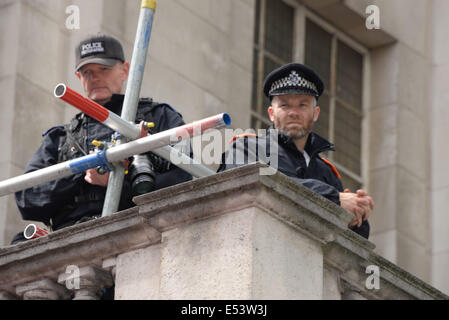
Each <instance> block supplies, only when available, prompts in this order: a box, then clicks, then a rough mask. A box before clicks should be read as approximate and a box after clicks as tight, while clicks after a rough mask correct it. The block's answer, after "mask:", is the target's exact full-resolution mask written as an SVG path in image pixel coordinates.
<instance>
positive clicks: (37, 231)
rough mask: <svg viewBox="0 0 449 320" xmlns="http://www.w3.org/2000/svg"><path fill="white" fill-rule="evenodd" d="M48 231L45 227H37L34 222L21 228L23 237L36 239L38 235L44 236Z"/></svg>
mask: <svg viewBox="0 0 449 320" xmlns="http://www.w3.org/2000/svg"><path fill="white" fill-rule="evenodd" d="M48 234H49V232H48V231H47V230H45V229H42V228H39V227H38V226H36V225H35V224H33V223H31V224H29V225H27V226H26V227H25V230H23V236H24V237H25V239H28V240H29V239H36V238H39V237H45V236H46V235H48Z"/></svg>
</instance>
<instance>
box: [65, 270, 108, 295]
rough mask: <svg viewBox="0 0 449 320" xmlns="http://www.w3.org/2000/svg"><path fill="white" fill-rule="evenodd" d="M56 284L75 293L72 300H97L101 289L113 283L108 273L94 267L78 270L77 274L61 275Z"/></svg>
mask: <svg viewBox="0 0 449 320" xmlns="http://www.w3.org/2000/svg"><path fill="white" fill-rule="evenodd" d="M58 282H59V283H60V284H65V285H66V286H67V287H68V289H69V290H72V291H73V292H74V293H75V295H74V297H73V300H99V299H100V297H101V293H102V290H103V288H104V287H109V286H112V284H113V283H114V282H113V279H112V276H111V274H110V273H109V272H108V271H105V270H103V269H100V268H98V267H94V266H87V267H83V268H80V269H79V273H78V272H75V273H72V274H67V273H62V274H60V275H59V278H58Z"/></svg>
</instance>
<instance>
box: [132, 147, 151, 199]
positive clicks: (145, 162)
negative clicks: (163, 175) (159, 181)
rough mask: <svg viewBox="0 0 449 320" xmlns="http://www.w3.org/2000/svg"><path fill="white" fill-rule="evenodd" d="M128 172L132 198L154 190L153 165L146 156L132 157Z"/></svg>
mask: <svg viewBox="0 0 449 320" xmlns="http://www.w3.org/2000/svg"><path fill="white" fill-rule="evenodd" d="M129 172H130V176H131V187H132V192H133V195H134V196H137V195H141V194H145V193H148V192H151V191H153V190H154V189H155V181H154V180H155V174H154V168H153V164H152V163H151V161H150V160H149V159H148V157H147V156H146V155H137V156H134V157H133V161H132V163H131V166H130V171H129Z"/></svg>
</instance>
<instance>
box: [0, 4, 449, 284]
mask: <svg viewBox="0 0 449 320" xmlns="http://www.w3.org/2000/svg"><path fill="white" fill-rule="evenodd" d="M273 3H274V6H275V7H270V6H273ZM70 5H75V6H77V7H78V8H79V12H80V28H79V29H72V30H71V29H68V28H67V26H66V20H67V18H68V17H69V14H68V13H66V9H67V7H68V6H70ZM369 5H376V6H377V8H379V14H380V29H373V30H369V29H367V27H366V25H365V21H366V18H367V16H368V14H367V13H366V8H367V7H368V6H369ZM139 7H140V0H132V1H130V0H127V1H124V0H95V1H87V0H1V1H0V110H1V114H2V116H1V117H0V133H1V137H2V139H1V140H0V149H1V150H2V152H1V155H0V164H1V166H0V168H1V169H0V180H4V179H7V178H9V177H13V176H16V175H19V174H21V173H22V172H23V169H24V167H25V164H26V162H27V160H28V159H29V158H30V156H31V155H32V153H33V152H34V151H35V150H36V148H37V147H38V146H39V144H40V140H41V134H42V132H43V131H45V130H46V129H47V128H49V127H51V126H54V125H57V124H61V123H64V122H67V121H68V120H69V119H70V118H71V117H72V116H73V115H74V114H75V113H76V111H75V110H74V109H73V108H71V107H70V106H66V105H64V104H63V103H62V102H61V101H57V100H56V99H55V98H54V97H53V94H52V92H53V89H54V87H55V85H56V84H58V83H61V82H65V83H67V84H68V85H69V86H70V87H72V88H74V89H75V90H77V91H79V92H81V91H82V90H81V87H80V84H79V81H78V79H77V78H76V76H75V74H74V70H73V69H74V63H75V58H74V47H75V45H76V43H77V42H78V41H79V40H80V39H81V38H82V37H84V36H85V35H87V34H90V33H96V32H99V31H100V32H104V33H108V34H111V35H113V36H115V37H117V38H118V39H119V40H120V41H121V42H122V43H123V44H124V48H125V54H126V57H127V58H128V59H130V57H131V53H132V45H133V42H134V38H135V30H136V25H137V18H138V13H139ZM447 13H449V3H447V1H445V0H426V1H421V0H393V1H391V0H257V1H256V0H227V1H220V0H162V1H159V2H158V7H157V11H156V18H155V21H154V24H153V32H152V35H151V42H150V50H149V57H148V62H147V66H146V71H145V78H144V82H143V86H142V96H151V97H153V98H154V99H155V100H158V101H164V102H168V103H169V104H171V105H172V106H173V107H174V108H175V109H177V110H178V111H180V112H181V113H182V114H183V116H184V119H185V120H186V122H191V121H194V120H196V119H201V118H204V117H206V116H209V115H213V114H217V113H220V112H228V113H229V114H230V115H231V116H232V118H233V127H234V128H242V129H246V128H249V127H254V126H257V127H263V125H264V121H265V120H264V116H263V114H262V113H263V103H264V101H263V99H261V98H260V97H259V96H258V92H257V87H258V85H259V84H260V79H261V78H263V75H264V73H266V72H267V70H268V68H269V66H270V64H266V65H264V62H265V61H272V62H275V63H279V62H280V61H284V60H285V59H291V60H295V61H299V62H309V61H311V62H312V63H315V62H313V61H315V60H313V59H312V58H313V57H314V55H313V54H311V53H310V52H312V53H313V52H314V51H311V50H309V48H311V47H312V45H313V43H318V44H320V42H318V40H316V39H315V38H313V37H312V38H311V36H310V35H311V34H313V33H312V32H311V30H312V29H310V28H311V27H310V26H311V25H313V26H314V28H315V29H314V30H318V31H317V34H322V35H323V37H324V38H326V35H328V36H329V39H330V40H329V41H330V42H329V43H330V45H329V52H330V54H331V55H330V57H331V58H330V65H331V68H333V67H332V64H333V63H334V64H335V65H336V66H337V67H336V69H335V70H339V69H338V64H339V60H338V57H339V56H343V54H340V55H338V53H340V52H341V53H342V52H343V49H340V48H346V47H347V48H349V49H348V52H350V53H351V54H352V52H355V53H357V54H356V55H355V56H357V57H358V58H357V59H358V60H357V61H359V62H358V66H359V67H358V68H359V69H357V70H358V72H359V73H360V80H361V81H360V83H361V85H360V86H359V87H358V90H359V94H358V98H359V100H360V102H359V103H358V108H359V109H358V111H357V112H356V113H355V114H357V115H358V118H357V119H358V121H359V122H360V125H359V128H358V129H357V130H358V132H359V135H358V140H357V144H358V148H356V151H357V155H358V157H357V158H358V159H359V163H358V164H356V167H357V168H358V169H357V170H358V172H355V173H354V170H356V169H354V170H351V169H349V170H348V168H347V166H346V165H344V161H345V160H343V159H341V161H340V159H338V158H337V159H335V161H336V163H337V166H339V165H340V167H339V169H341V170H342V171H343V172H344V173H345V174H346V175H347V178H348V181H352V182H353V183H354V186H355V185H359V186H363V187H364V188H365V189H367V190H368V191H369V192H370V193H371V194H372V195H373V197H374V199H375V201H376V208H375V210H374V212H373V213H372V216H371V218H370V222H371V227H372V231H371V237H370V241H372V242H373V243H374V244H375V245H376V249H375V251H376V252H377V253H378V254H379V255H381V256H383V257H385V258H386V259H388V260H390V261H391V262H393V263H396V264H397V265H399V266H400V267H401V268H403V269H405V270H407V271H408V272H410V273H412V274H413V275H415V276H417V277H418V278H420V279H422V280H424V281H426V282H428V283H430V284H431V285H433V286H435V287H436V288H438V289H440V290H442V291H443V292H446V293H447V292H449V277H447V276H446V275H445V268H446V267H447V266H449V233H448V232H447V230H448V229H449V216H448V214H447V209H446V205H445V200H446V199H447V198H446V197H448V193H449V170H447V167H446V163H445V162H446V160H445V159H447V156H446V153H447V152H448V151H447V148H445V142H444V141H445V136H446V134H447V130H448V129H447V124H448V123H449V113H448V111H447V108H446V106H445V103H446V102H449V97H448V93H447V92H449V90H448V89H449V76H448V75H449V44H448V42H447V41H446V39H447V38H448V37H447V36H448V35H447V33H448V32H449V31H448V30H449V22H447V20H446V19H445V17H446V16H447ZM276 14H277V15H276ZM287 16H288V17H289V19H290V20H291V26H292V27H291V28H286V29H280V30H279V34H280V35H282V36H285V39H281V40H282V41H284V42H281V43H280V44H279V45H283V43H285V42H286V43H288V44H289V45H290V47H291V50H290V49H289V50H287V51H289V52H288V55H287V56H286V57H285V58H284V57H283V56H282V52H281V53H279V55H276V54H273V52H271V51H270V48H269V43H268V42H267V41H265V40H266V39H268V40H269V39H270V38H269V36H270V30H275V29H276V28H275V27H276V26H278V25H280V24H279V23H278V21H279V19H281V20H282V21H284V22H285V21H287V20H288V19H287V18H285V17H287ZM273 19H274V20H273ZM276 19H278V20H276ZM257 26H259V28H258V27H257ZM264 35H266V37H265V36H264ZM273 37H274V40H276V39H278V37H277V35H276V34H274V36H273ZM258 39H259V40H262V41H258ZM289 39H290V40H289ZM307 39H309V40H310V39H311V40H310V41H311V42H310V43H311V44H312V45H310V46H309V45H308V43H309V40H307ZM274 40H273V39H272V40H270V41H274ZM320 41H321V40H320ZM323 41H324V40H323ZM273 43H275V44H276V43H277V42H273ZM340 43H341V44H340ZM262 44H263V45H264V46H262ZM275 47H276V46H275ZM277 47H279V46H277ZM290 47H289V48H290ZM318 48H324V47H321V45H320V46H318ZM351 50H352V51H351ZM290 51H291V52H290ZM348 56H349V57H350V56H351V55H350V54H349V55H348ZM265 57H269V58H270V59H271V60H270V59H267V60H264V59H265ZM332 57H334V58H332ZM350 61H352V60H350ZM353 61H354V63H353V64H351V63H349V67H351V68H352V67H353V66H355V65H356V63H355V61H356V60H353ZM341 63H342V65H343V66H345V61H342V62H341ZM332 70H334V69H332ZM336 79H339V78H338V74H337V75H334V78H332V72H331V76H330V87H329V88H333V87H332V85H334V86H335V88H334V89H332V90H335V91H332V90H330V91H329V92H328V98H329V99H328V106H329V119H331V118H332V116H335V119H336V120H335V122H334V120H329V127H326V125H325V126H324V127H325V128H321V127H320V130H327V131H326V132H328V134H329V135H330V136H331V137H334V138H336V139H337V140H338V130H334V131H332V130H331V129H332V128H333V127H335V128H334V129H338V126H339V122H338V119H337V118H338V117H337V116H338V111H339V109H338V106H339V101H340V100H339V99H340V97H339V93H338V92H339V90H340V89H341V88H339V86H338V83H339V82H338V81H335V80H336ZM342 81H343V80H342ZM351 88H352V87H351ZM351 88H350V89H351ZM341 90H342V92H344V90H345V88H343V89H341ZM351 90H352V89H351ZM323 103H325V102H323ZM348 110H352V109H351V108H350V107H348ZM261 112H262V113H261ZM334 142H336V144H337V150H338V148H339V144H338V141H335V139H334ZM340 146H341V149H343V150H345V148H346V146H345V142H341V143H340ZM351 179H352V180H351ZM25 225H26V223H25V222H23V221H21V218H20V215H19V213H18V210H17V208H16V206H15V203H14V199H13V197H12V196H8V197H3V198H0V245H7V244H8V243H9V241H10V239H11V238H12V236H13V235H14V234H15V233H17V232H18V231H20V230H21V229H22V228H23V227H24V226H25Z"/></svg>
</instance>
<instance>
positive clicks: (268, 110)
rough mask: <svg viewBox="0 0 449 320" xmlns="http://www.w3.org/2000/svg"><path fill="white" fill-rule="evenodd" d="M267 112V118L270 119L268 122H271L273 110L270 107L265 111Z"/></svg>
mask: <svg viewBox="0 0 449 320" xmlns="http://www.w3.org/2000/svg"><path fill="white" fill-rule="evenodd" d="M267 112H268V116H269V117H270V120H271V121H273V114H274V110H273V107H272V106H269V107H268V109H267Z"/></svg>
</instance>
